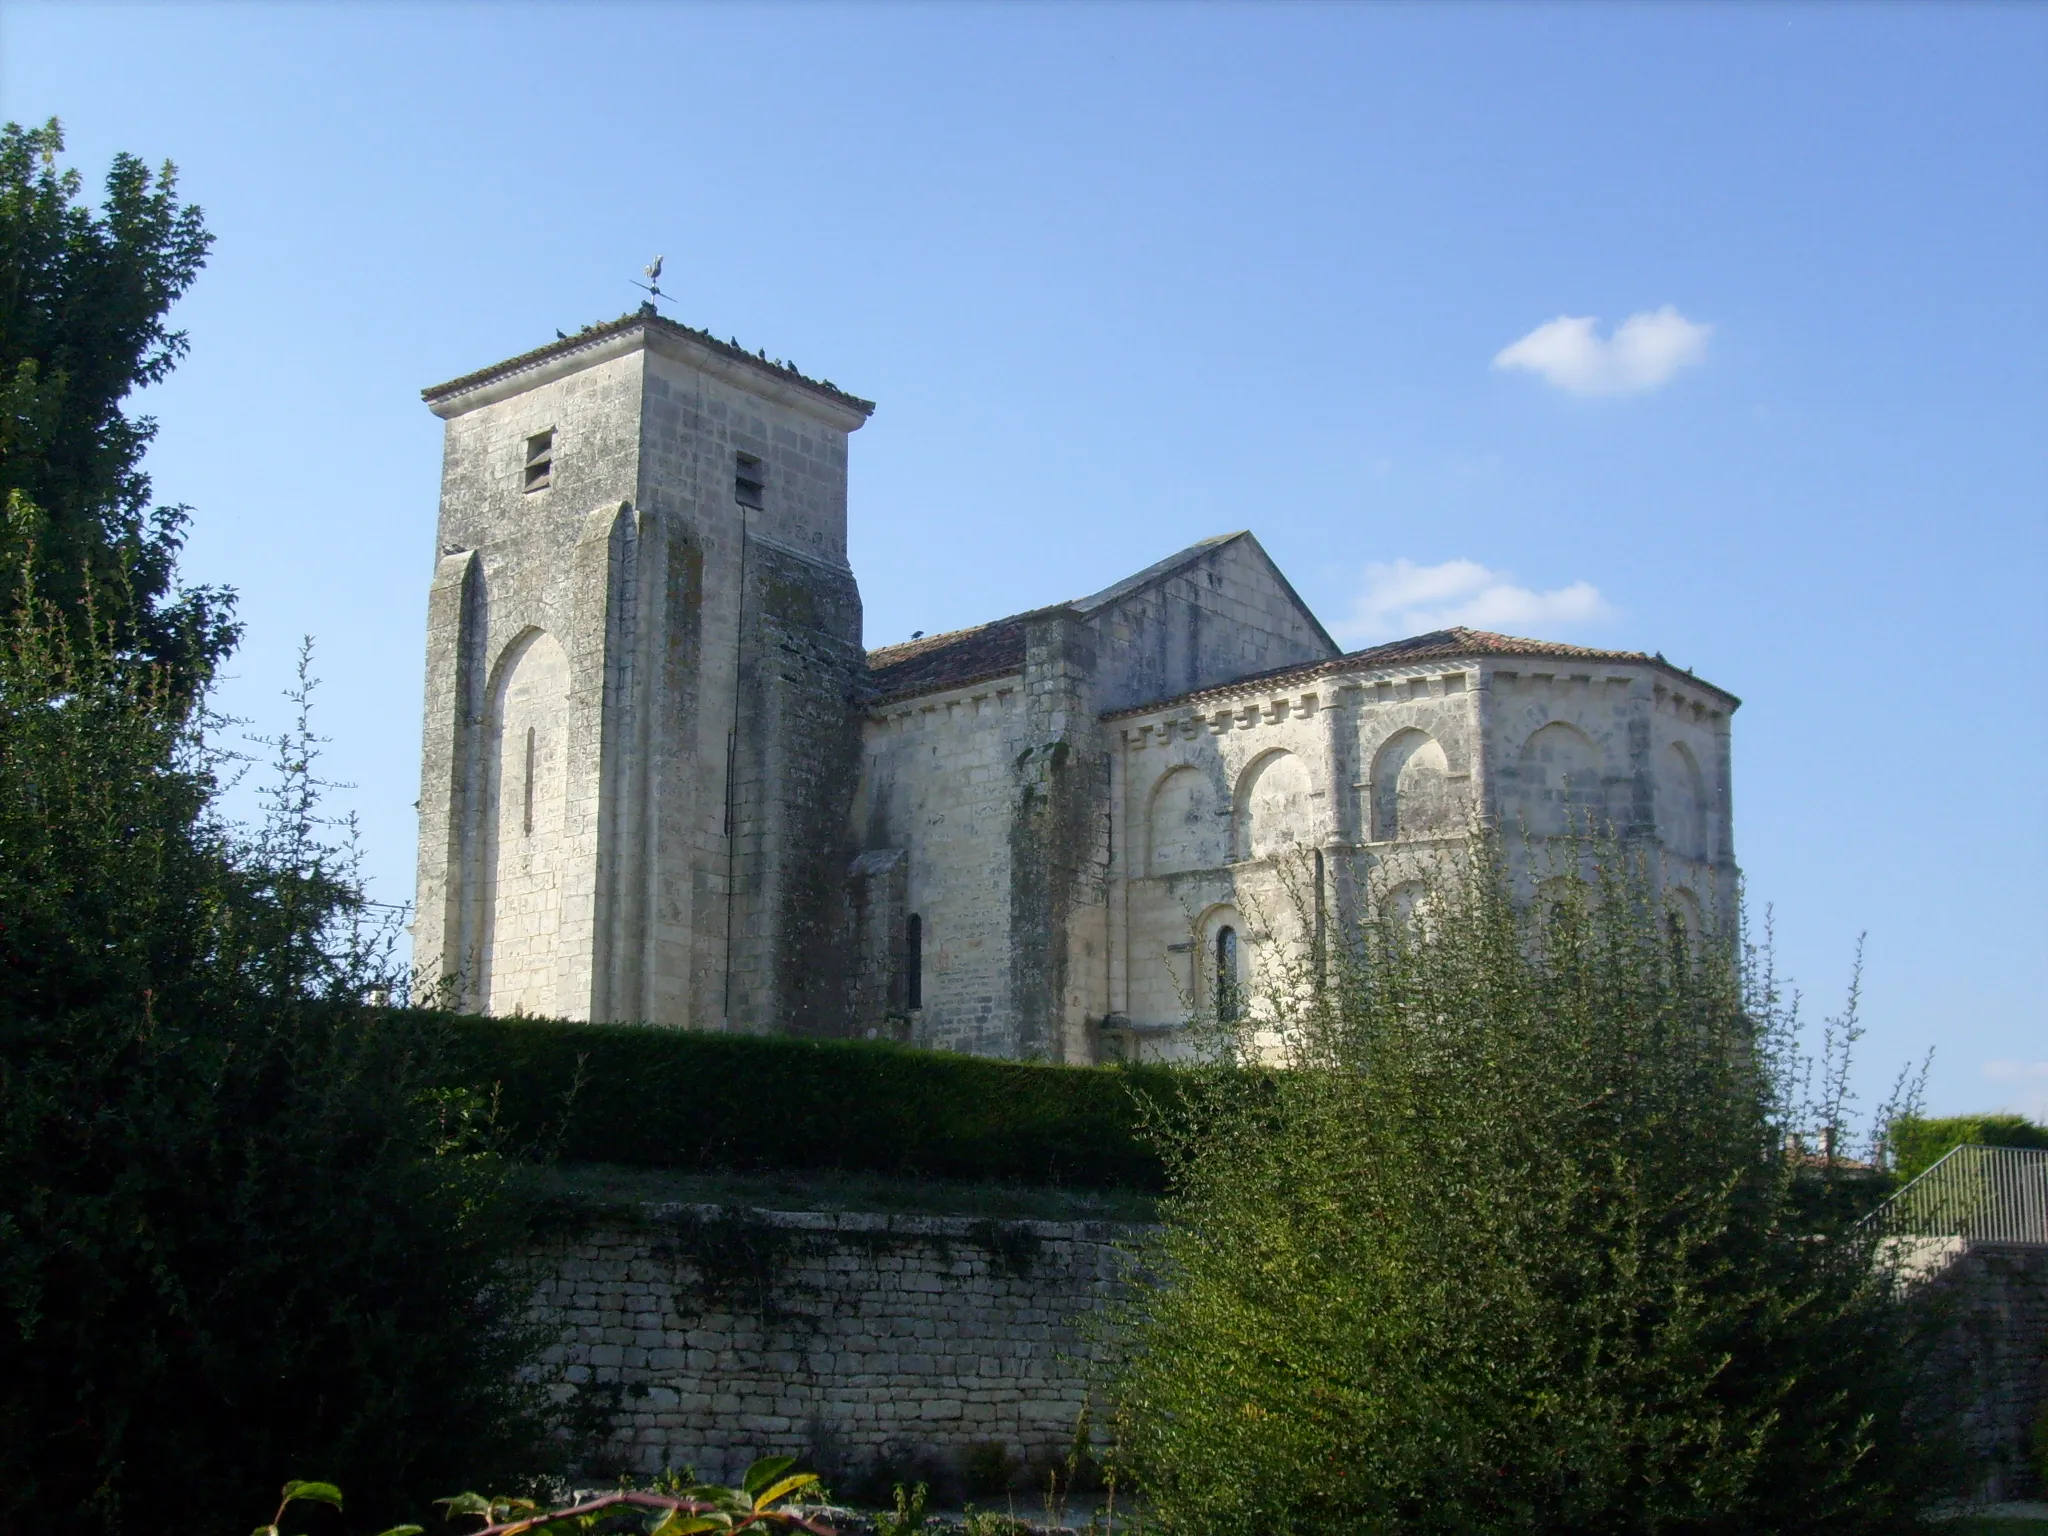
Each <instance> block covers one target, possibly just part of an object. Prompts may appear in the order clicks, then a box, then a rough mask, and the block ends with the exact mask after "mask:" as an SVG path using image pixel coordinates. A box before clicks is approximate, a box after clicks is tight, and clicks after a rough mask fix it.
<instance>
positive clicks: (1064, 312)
mask: <svg viewBox="0 0 2048 1536" xmlns="http://www.w3.org/2000/svg"><path fill="white" fill-rule="evenodd" d="M0 110H4V112H5V114H6V115H7V116H8V117H10V118H14V119H17V120H40V119H42V118H44V117H46V116H49V115H51V114H56V115H58V116H61V117H62V118H63V120H64V122H65V125H66V129H67V132H68V134H69V136H70V146H71V159H72V161H73V163H74V164H76V165H78V166H80V167H81V168H83V169H84V170H85V171H86V172H87V174H88V177H90V178H97V176H98V175H99V173H100V172H101V170H103V168H104V166H105V163H106V161H107V158H108V157H109V155H111V154H112V153H113V152H114V151H115V150H117V149H127V150H131V151H133V152H135V153H138V154H141V155H143V156H145V157H147V158H150V159H152V160H157V159H162V158H164V157H170V158H173V159H175V160H176V161H177V162H178V163H179V165H180V167H181V168H182V172H183V177H184V186H185V189H186V191H187V192H188V194H189V195H190V196H191V197H192V198H193V199H194V200H196V201H197V202H199V203H200V204H202V205H203V206H204V208H205V209H206V212H207V216H208V220H209V223H210V224H211V226H212V228H213V229H214V230H215V231H216V233H217V234H218V236H219V244H218V247H217V249H216V252H215V255H214V259H213V262H212V265H211V267H210V269H209V271H208V272H207V274H206V275H205V276H204V277H203V278H202V280H201V282H200V285H199V286H198V288H197V289H196V290H195V291H194V293H193V294H192V295H191V297H190V298H189V299H188V300H187V301H186V302H185V303H184V304H183V306H182V307H181V310H180V313H179V316H178V318H179V320H180V321H181V323H183V324H184V325H185V326H186V327H188V328H189V330H190V331H191V334H192V341H193V347H192V355H191V358H190V360H189V361H188V362H187V363H186V364H185V366H184V367H183V368H182V369H180V371H179V372H178V373H177V375H176V376H175V378H174V379H173V380H171V381H170V382H169V383H167V384H166V385H164V386H162V387H160V388H158V389H156V390H154V391H152V392H151V395H150V397H149V399H148V400H147V402H146V404H147V408H148V409H149V410H151V411H153V412H154V413H155V414H156V415H157V416H158V417H159V419H160V420H161V422H162V439H161V443H160V446H159V447H158V449H157V450H156V451H155V453H154V454H153V456H152V460H151V467H152V469H153V471H154V473H155V475H156V480H157V486H158V490H159V493H160V495H161V496H162V497H163V498H164V499H167V500H176V501H184V502H189V503H190V504H191V505H192V507H193V508H194V511H195V516H196V523H195V531H194V536H193V539H192V542H191V546H190V549H189V552H188V557H187V561H186V570H187V573H188V577H189V578H190V579H193V580H205V581H223V582H227V583H230V584H232V585H234V586H235V587H237V588H239V589H240V591H241V593H242V611H243V613H244V615H245V617H246V619H247V621H248V641H247V644H246V645H245V647H244V649H243V651H242V653H241V655H240V657H239V659H238V661H237V664H236V669H235V672H236V675H235V678H234V680H233V681H232V682H231V683H230V685H229V686H228V689H227V692H226V700H227V703H228V705H229V707H230V708H232V709H233V710H235V711H236V712H237V713H239V714H241V715H243V716H245V717H248V718H249V719H251V720H252V721H254V722H256V724H257V725H258V726H259V727H261V726H274V725H275V723H276V721H277V719H278V716H279V712H280V707H279V704H278V702H277V700H278V695H279V692H280V690H281V689H282V687H283V686H284V685H285V683H286V681H287V680H288V677H289V672H290V662H291V653H292V649H293V646H294V644H295V642H296V640H297V638H298V637H299V636H300V635H301V634H304V633H310V634H311V635H312V636H313V637H314V638H315V641H316V643H317V646H318V661H317V667H318V670H319V672H320V674H321V676H322V677H323V679H324V685H323V688H322V690H321V693H320V703H321V721H322V724H323V725H324V728H325V729H326V731H327V732H328V733H329V734H330V735H331V736H332V737H333V738H334V740H333V745H332V748H331V750H330V758H329V766H330V767H331V769H332V770H333V772H334V774H335V775H336V776H337V777H339V778H343V779H346V780H350V781H352V782H353V783H354V784H355V785H356V788H354V789H353V790H351V791H349V792H348V793H347V794H346V795H345V796H344V797H343V798H344V799H345V800H346V801H347V802H348V803H349V804H351V805H353V806H354V807H355V808H356V809H358V810H359V812H360V814H361V817H362V823H363V827H364V833H365V838H366V850H367V855H368V865H369V869H370V871H371V873H372V875H373V877H374V879H375V885H376V892H377V894H379V895H380V896H382V897H384V898H385V899H389V900H403V899H405V898H406V897H407V896H408V895H409V893H410V885H411V869H412V857H413V848H412V841H413V810H412V803H413V800H414V798H415V797H416V795H417V794H418V784H417V767H416V761H417V751H418V742H419V729H420V725H419V684H420V674H421V665H422V647H423V640H422V624H423V613H424V598H425V590H426V583H427V578H428V575H429V569H430V565H431V556H432V531H433V520H434V510H435V496H436V488H437V473H438V455H439V434H438V423H437V422H436V421H435V420H434V418H433V417H432V416H430V415H429V414H428V413H427V411H426V410H425V408H424V407H423V406H421V405H420V403H419V400H418V391H419V389H420V388H421V387H422V386H424V385H427V384H431V383H435V382H438V381H440V380H442V379H445V378H449V377H452V376H454V375H456V374H459V373H463V372H466V371H468V370H470V369H472V368H475V367H478V366H481V365H483V364H486V363H489V362H492V361H495V360H497V359H498V358H501V357H504V356H507V355H510V354H512V353H515V352H519V351H522V350H525V349H526V348H528V347H530V346H533V345H536V344H538V343H540V342H542V341H545V340H548V339H550V338H551V337H552V336H553V334H554V331H555V328H556V327H560V328H562V329H564V330H573V329H574V328H575V327H576V326H577V325H579V324H582V323H586V322H589V321H593V320H598V319H603V318H608V317H610V316H613V315H616V314H618V313H620V312H622V311H624V310H626V309H629V308H631V307H632V305H633V304H634V303H635V302H636V301H637V300H638V298H639V295H638V294H637V293H636V292H635V291H634V290H633V289H632V288H631V287H630V286H629V285H628V283H629V279H630V278H631V277H633V276H634V275H636V274H637V273H638V271H639V269H640V267H641V266H642V265H643V264H644V263H645V262H647V261H648V260H649V259H650V258H651V257H652V256H654V255H655V254H656V253H661V254H663V255H665V256H666V257H667V275H666V277H665V279H664V286H665V287H666V288H668V289H670V290H671V291H672V292H674V293H675V294H676V295H677V296H678V298H677V302H676V305H675V308H674V313H676V314H677V316H678V317H679V318H681V319H684V320H686V321H688V322H690V323H692V324H697V325H702V326H706V327H708V328H710V329H711V330H713V331H715V332H716V333H718V334H719V335H722V336H723V335H735V336H737V337H739V339H740V340H741V341H742V342H743V343H744V344H746V345H747V346H748V347H750V348H753V347H765V348H766V349H767V350H768V351H769V352H770V353H771V354H773V355H780V356H788V357H791V358H793V359H794V360H796V361H797V362H798V363H799V364H800V365H801V366H802V367H803V368H804V369H805V370H806V371H807V372H810V373H812V374H814V375H822V376H826V377H830V378H832V379H834V380H836V381H837V382H838V383H840V384H841V385H842V386H844V387H846V388H849V389H851V390H853V391H855V392H857V393H860V394H863V395H867V396H870V397H872V398H874V399H876V400H877V401H879V402H880V409H879V410H878V411H877V413H876V415H875V418H874V420H873V422H872V423H871V424H870V425H869V426H868V427H867V428H866V429H864V430H863V431H862V432H861V433H860V434H859V435H858V436H857V437H856V438H855V439H854V445H853V446H854V459H853V491H852V550H853V560H854V565H855V569H856V571H857V573H858V575H859V577H860V581H861V585H862V589H863V592H864V594H865V597H866V603H867V624H868V639H869V642H870V643H871V644H878V643H882V642H886V641H890V640H897V639H902V638H904V637H905V636H907V635H908V634H909V633H910V632H911V631H912V630H914V629H922V630H929V631H936V630H941V629H946V628H952V627H957V626H959V625H963V624H969V623H973V622H976V621H978V620H981V619H984V618H989V617H993V616H995V615H998V614H1002V613H1007V612H1011V611H1014V610H1016V609H1020V608H1024V607H1029V606H1034V605H1037V604H1040V603H1044V602H1048V601H1052V600H1055V599H1059V598H1063V597H1069V596H1076V595H1080V594H1083V593H1086V592H1088V591H1091V590H1094V589H1096V588H1099V587H1101V586H1104V585H1107V584H1108V583H1109V582H1111V581H1113V580H1115V579H1116V578H1118V577H1120V576H1122V575H1124V574H1126V573H1128V572H1130V571H1132V570H1135V569H1137V568H1138V567H1140V566H1143V565H1145V564H1147V563H1149V562H1150V561H1152V560H1154V559H1157V558H1159V557H1160V556H1162V555H1164V554H1166V553H1169V552H1171V551H1172V550H1174V549H1177V548H1179V547H1181V546H1183V545H1186V544H1188V543H1190V542H1192V541H1193V540H1195V539H1196V538H1199V537H1202V536H1205V535H1208V534H1211V533H1216V532H1220V531H1224V530H1228V529H1234V528H1240V527H1249V528H1252V529H1254V530H1255V531H1256V532H1257V533H1258V535H1259V537H1260V539H1261V540H1262V541H1263V542H1264V543H1265V545H1266V546H1267V548H1268V549H1270V550H1271V551H1272V552H1273V554H1274V555H1275V557H1276V558H1277V559H1278V560H1279V561H1280V562H1281V564H1282V565H1283V567H1284V568H1286V569H1287V570H1288V571H1289V572H1290V573H1291V575H1292V576H1293V578H1294V580H1295V583H1296V585H1297V586H1298V587H1299V588H1300V589H1301V591H1302V593H1303V595H1304V596H1305V597H1307V598H1308V599H1309V601H1310V602H1311V603H1312V604H1314V605H1315V606H1316V608H1317V609H1318V611H1319V612H1320V613H1321V614H1322V615H1323V616H1324V618H1325V620H1326V621H1327V622H1328V623H1329V624H1330V626H1331V627H1332V628H1333V629H1334V630H1337V631H1338V632H1339V633H1340V635H1341V636H1342V637H1344V638H1346V639H1348V640H1349V641H1350V642H1352V643H1363V642H1364V641H1367V640H1371V639H1376V638H1386V637H1388V636H1389V635H1390V634H1392V633H1395V632H1398V631H1399V630H1400V629H1401V628H1402V627H1404V626H1412V627H1417V628H1420V627H1428V626H1429V625H1430V624H1433V623H1436V622H1440V621H1443V620H1446V619H1462V620H1466V621H1476V622H1479V623H1482V624H1485V625H1489V626H1490V627H1498V628H1505V629H1509V630H1513V631H1516V632H1521V633H1534V634H1539V635H1542V636H1545V637H1548V638H1554V639H1564V640H1573V641H1580V642H1584V643H1590V644H1597V645H1612V646H1621V647H1630V648H1642V649H1648V650H1658V651H1662V652H1664V653H1665V654H1666V655H1667V656H1669V657H1671V658H1672V659H1673V660H1675V661H1678V662H1680V663H1681V664H1683V665H1687V666H1692V667H1694V668H1696V669H1698V671H1699V672H1700V673H1701V674H1702V675H1704V676H1706V677H1708V678H1710V679H1712V680H1713V681H1715V682H1717V683H1719V684H1721V685H1723V686H1725V687H1727V688H1730V689H1732V690H1734V691H1735V692H1736V693H1738V694H1740V695H1742V696H1743V698H1744V699H1745V700H1746V703H1745V705H1744V708H1743V709H1742V711H1741V713H1740V714H1739V715H1738V717H1737V721H1736V837H1737V850H1738V853H1739V855H1740V857H1741V860H1742V862H1743V865H1744V867H1745V869H1746V872H1747V875H1748V880H1749V887H1750V891H1751V895H1752V899H1753V900H1755V901H1756V902H1757V903H1758V904H1759V905H1761V904H1762V903H1765V902H1768V903H1772V904H1774V905H1775V909H1776V916H1777V931H1778V937H1779V945H1780V954H1781V958H1782V960H1783V962H1784V963H1785V965H1786V967H1787V968H1788V969H1789V970H1791V971H1792V972H1793V973H1794V974H1795V976H1796V977H1797V978H1798V979H1799V980H1800V981H1802V982H1803V983H1805V984H1806V987H1807V989H1808V991H1809V994H1810V995H1811V997H1812V999H1813V1001H1814V1003H1815V1004H1816V1005H1817V1006H1816V1007H1815V1008H1814V1011H1815V1013H1816V1014H1818V1013H1820V1012H1824V1011H1826V1006H1827V1005H1828V1004H1831V1003H1832V1002H1833V1001H1834V1000H1835V999H1836V998H1837V997H1838V995H1839V992H1840V988H1841V986H1842V984H1843V983H1844V981H1845V980H1846V976H1847V971H1848V967H1849V962H1850V956H1851V951H1852V947H1853V945H1854V942H1855V938H1856V935H1857V934H1858V933H1859V932H1861V931H1864V930H1867V931H1868V933H1869V952H1868V959H1867V971H1866V977H1865V980H1866V993H1865V1004H1866V1022H1867V1023H1868V1025H1869V1027H1870V1035H1869V1038H1868V1041H1867V1043H1866V1047H1865V1060H1866V1066H1867V1070H1866V1073H1865V1084H1866V1088H1867V1089H1869V1090H1870V1091H1871V1092H1872V1093H1874V1092H1876V1091H1877V1090H1878V1089H1880V1088H1881V1086H1882V1085H1881V1084H1880V1083H1879V1081H1878V1080H1879V1079H1880V1078H1886V1077H1888V1076H1889V1074H1890V1071H1891V1070H1892V1068H1893V1067H1894V1066H1896V1064H1897V1063H1899V1062H1900V1061H1902V1060H1904V1059H1906V1058H1908V1057H1917V1056H1918V1055H1919V1054H1920V1053H1921V1052H1922V1051H1924V1050H1925V1049H1926V1048H1927V1047H1928V1046H1929V1045H1933V1046H1936V1047H1937V1048H1938V1049H1937V1055H1936V1058H1935V1067H1934V1073H1933V1078H1932V1084H1931V1094H1930V1103H1931V1106H1932V1107H1933V1108H1935V1109H1936V1110H1941V1111H1952V1110H1958V1111H1959V1110H1965V1109H1974V1108H1990V1107H1999V1106H2008V1107H2013V1108H2019V1109H2023V1110H2029V1111H2031V1112H2032V1113H2034V1114H2036V1115H2044V1114H2048V1027H2044V1007H2043V1003H2042V996H2043V991H2044V989H2043V986H2042V982H2041V973H2042V961H2043V958H2044V955H2048V945H2044V942H2043V941H2044V938H2048V933H2044V929H2048V874H2044V867H2048V809H2044V806H2048V796H2044V793H2043V780H2044V765H2048V730H2044V723H2043V722H2044V718H2048V710H2044V707H2043V704H2042V693H2043V683H2044V680H2048V665H2044V662H2048V657H2044V655H2043V644H2042V629H2043V612H2044V603H2043V600H2042V588H2043V577H2044V575H2048V558H2044V543H2048V539H2044V523H2048V453H2044V426H2048V345H2044V343H2048V9H2044V8H2040V7H2033V8H2028V7H2022V6H2011V7H1994V6H1981V7H1980V6H1969V5H1961V4H1950V5H1944V6H1939V7H1925V8H1915V7H1909V6H1902V5H1899V6H1883V7H1849V6H1781V7H1773V6H1763V5H1749V6H1725V7H1687V6H1681V5H1670V6H1657V7H1644V8H1629V7H1624V6H1620V5H1605V6H1584V5H1573V6H1561V7H1557V8H1545V7H1541V6H1526V7H1515V8H1508V7H1488V6H1470V7H1461V6H1431V7H1422V6H1380V7H1366V6H1360V7H1344V6H1338V5H1319V6H1305V7H1299V8H1287V7H1279V6H1265V7H1257V8H1253V7H1228V6H1196V5H1188V6H1181V7H1166V6H1145V5H1135V4H1133V5H1122V6H1103V7H1090V6H1083V5H1078V4H1076V5H1044V6H1026V5H1012V6H992V7H984V8H974V7H968V6H956V7H941V6H937V5H912V6H896V7H858V6H854V5H834V6H819V7H783V8H777V7H770V6H753V7H709V8H687V7H680V6H675V7H668V6H657V5H653V4H642V5H628V6H620V7H613V8H607V7H603V6H597V5H578V6H569V5H538V6H515V5H491V6H486V5H468V4H452V3H450V4H439V5H411V6H399V5H345V4H322V5H308V6H302V7H287V6H256V5H249V4H234V5H219V6H213V7H182V6H177V5H168V4H160V5H151V6H140V5H130V6H105V7H101V6H93V5H86V4H66V5H42V4H34V3H28V0H9V3H8V4H7V5H6V6H5V7H4V8H0ZM1632 317H1639V318H1635V319H1634V323H1633V324H1631V323H1630V322H1631V320H1632ZM1560 321H1564V322H1566V323H1565V324H1562V325H1559V324H1557V323H1556V322H1560Z"/></svg>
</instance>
